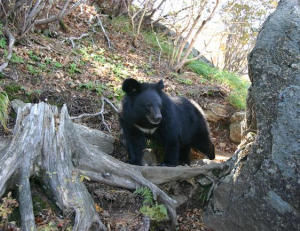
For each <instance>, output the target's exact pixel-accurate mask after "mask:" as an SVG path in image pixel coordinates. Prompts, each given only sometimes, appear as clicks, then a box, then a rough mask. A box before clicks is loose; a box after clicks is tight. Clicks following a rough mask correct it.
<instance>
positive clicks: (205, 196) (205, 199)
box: [196, 184, 211, 206]
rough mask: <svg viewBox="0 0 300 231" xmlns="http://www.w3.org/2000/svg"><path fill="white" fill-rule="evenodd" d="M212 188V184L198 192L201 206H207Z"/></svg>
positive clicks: (198, 200) (197, 198)
mask: <svg viewBox="0 0 300 231" xmlns="http://www.w3.org/2000/svg"><path fill="white" fill-rule="evenodd" d="M210 188H211V184H210V185H206V186H202V187H200V188H199V189H198V190H197V193H196V195H198V196H197V197H196V200H197V202H199V203H200V205H201V206H204V205H206V204H207V202H208V199H209V198H208V194H209V191H210Z"/></svg>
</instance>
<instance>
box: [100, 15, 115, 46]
mask: <svg viewBox="0 0 300 231" xmlns="http://www.w3.org/2000/svg"><path fill="white" fill-rule="evenodd" d="M96 17H97V20H98V25H99V26H100V27H101V30H102V32H103V34H104V36H105V38H106V40H107V43H108V48H109V49H110V48H112V45H111V41H110V39H109V37H108V35H107V34H106V31H105V29H104V27H103V24H102V21H101V18H100V17H99V15H97V16H96Z"/></svg>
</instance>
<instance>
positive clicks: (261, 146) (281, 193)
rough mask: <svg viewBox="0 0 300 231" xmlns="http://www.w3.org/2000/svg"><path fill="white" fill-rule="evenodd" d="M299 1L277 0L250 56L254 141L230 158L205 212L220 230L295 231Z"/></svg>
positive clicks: (299, 174)
mask: <svg viewBox="0 0 300 231" xmlns="http://www.w3.org/2000/svg"><path fill="white" fill-rule="evenodd" d="M299 12H300V1H299V0H282V1H280V2H279V4H278V7H277V9H276V11H275V12H274V13H273V14H272V15H271V16H270V17H268V19H267V20H266V22H265V23H264V25H263V27H262V29H261V31H260V33H259V36H258V38H257V42H256V45H255V47H254V48H253V50H252V52H251V53H250V55H249V72H250V79H251V81H252V85H251V88H250V90H249V96H248V100H247V102H248V105H247V112H246V118H247V124H246V126H245V127H246V128H247V127H248V128H249V130H252V129H253V128H257V130H258V133H257V134H258V135H257V138H256V141H255V142H254V143H252V144H250V145H246V147H247V148H244V149H242V150H239V151H237V152H236V153H235V155H234V157H233V158H232V159H231V162H229V164H231V171H229V174H227V175H225V176H224V177H223V178H222V179H221V180H220V182H218V183H217V184H216V186H215V188H214V190H213V197H212V199H211V201H210V203H209V206H208V208H207V210H206V211H205V213H204V221H205V224H206V225H207V227H209V228H212V229H213V230H216V231H218V230H220V231H227V230H228V231H229V230H230V231H235V230H237V231H240V230H243V231H256V230H257V231H269V230H282V231H283V230H284V231H289V230H300V196H299V192H300V180H299V179H300V171H299V166H300V103H299V102H300V56H299V54H300V45H299V44H300V33H299V31H300V14H299Z"/></svg>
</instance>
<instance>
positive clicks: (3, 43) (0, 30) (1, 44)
mask: <svg viewBox="0 0 300 231" xmlns="http://www.w3.org/2000/svg"><path fill="white" fill-rule="evenodd" d="M2 36H3V25H2V23H0V48H2V49H4V48H6V46H7V43H6V40H5V38H1V37H2Z"/></svg>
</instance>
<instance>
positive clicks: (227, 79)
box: [187, 60, 250, 109]
mask: <svg viewBox="0 0 300 231" xmlns="http://www.w3.org/2000/svg"><path fill="white" fill-rule="evenodd" d="M187 68H188V69H190V70H191V71H193V72H195V73H197V74H199V75H201V76H202V77H203V78H204V79H207V80H209V81H215V82H218V83H220V84H223V85H225V86H227V87H229V88H230V90H231V92H230V94H229V96H228V101H229V103H230V104H232V105H233V106H235V107H237V108H241V109H245V108H246V97H247V92H248V88H249V86H250V83H249V82H248V81H247V80H245V79H242V78H241V77H240V76H238V75H237V74H235V73H232V72H228V71H222V70H218V69H217V68H214V67H211V66H210V65H208V64H206V63H204V62H202V61H198V60H196V61H192V62H190V63H189V64H187Z"/></svg>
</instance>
